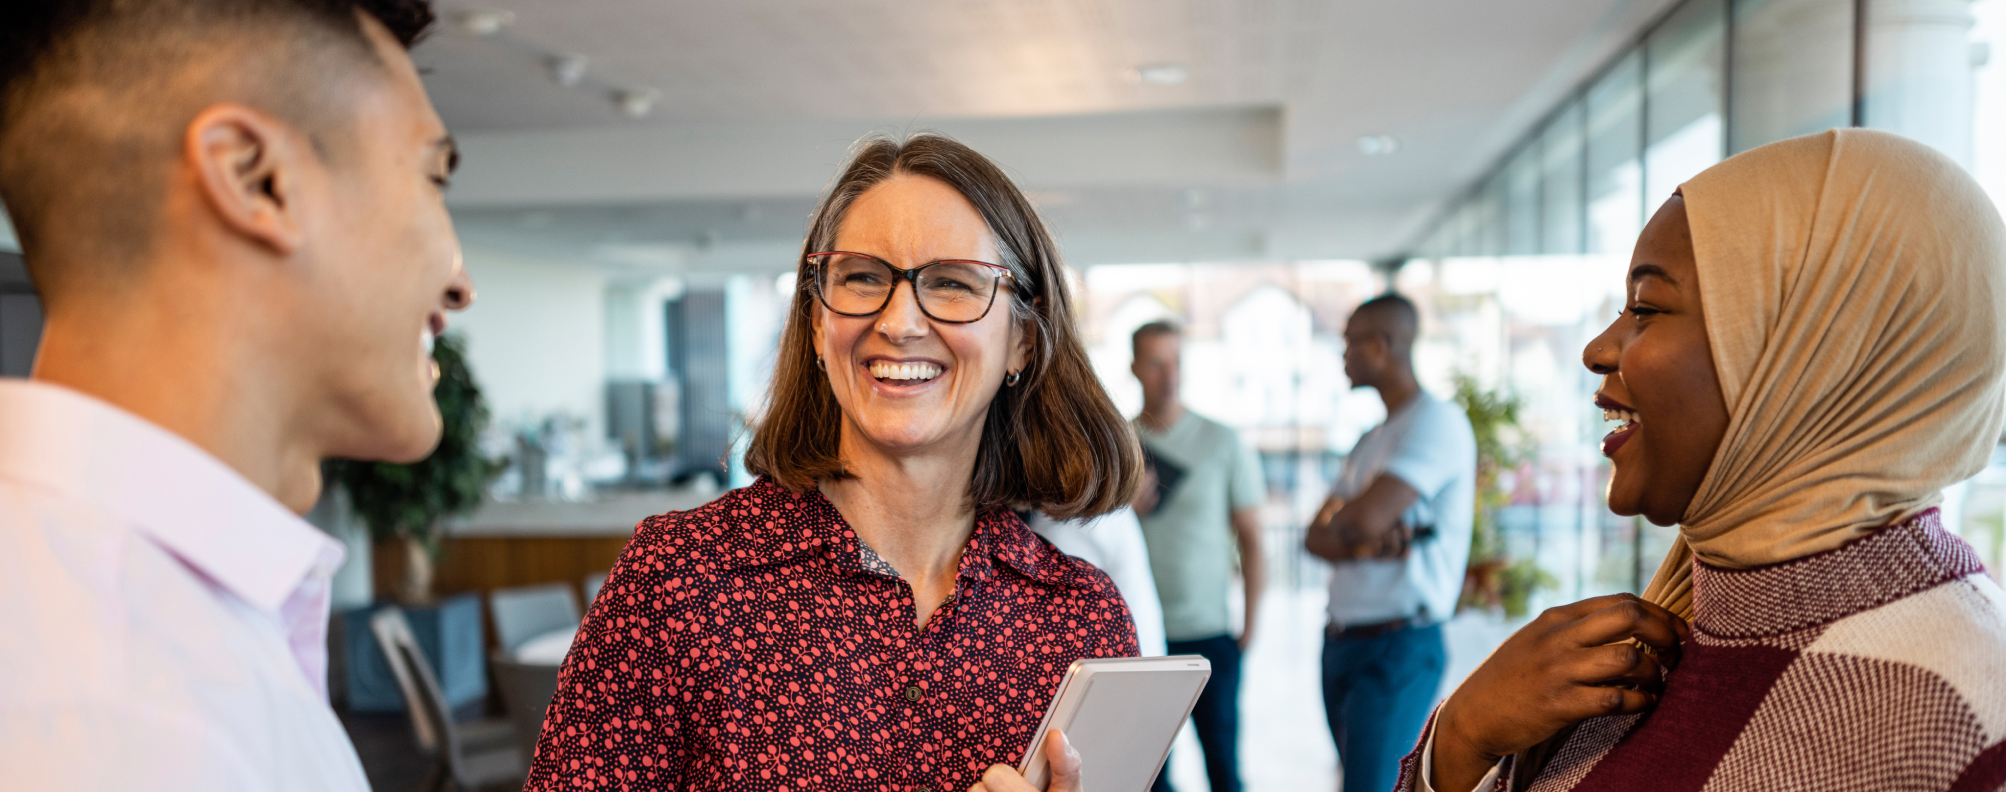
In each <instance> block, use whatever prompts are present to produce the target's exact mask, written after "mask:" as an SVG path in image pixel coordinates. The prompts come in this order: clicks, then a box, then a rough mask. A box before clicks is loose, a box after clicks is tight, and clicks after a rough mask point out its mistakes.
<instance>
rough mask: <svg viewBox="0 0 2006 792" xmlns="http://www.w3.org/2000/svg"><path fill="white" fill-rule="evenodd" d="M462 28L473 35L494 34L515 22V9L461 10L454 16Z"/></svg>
mask: <svg viewBox="0 0 2006 792" xmlns="http://www.w3.org/2000/svg"><path fill="white" fill-rule="evenodd" d="M454 21H455V22H457V23H459V26H460V30H461V31H462V32H464V33H466V34H468V35H471V36H492V35H494V34H496V33H500V32H501V31H502V28H505V27H508V26H509V25H513V24H515V12H514V11H500V10H487V11H461V12H460V13H459V14H458V15H456V16H455V17H454Z"/></svg>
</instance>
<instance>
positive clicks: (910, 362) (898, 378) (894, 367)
mask: <svg viewBox="0 0 2006 792" xmlns="http://www.w3.org/2000/svg"><path fill="white" fill-rule="evenodd" d="M862 366H863V369H864V373H865V374H866V375H868V376H869V377H870V378H871V381H872V383H873V384H872V387H873V389H874V390H876V391H878V392H879V393H882V394H884V395H886V396H914V395H918V394H920V393H924V392H926V391H927V390H930V389H931V388H932V386H933V385H935V384H937V383H941V382H945V381H946V378H945V377H944V376H943V375H944V374H946V373H947V370H948V366H947V364H945V363H942V362H940V361H938V360H932V359H929V358H893V357H885V356H882V355H873V356H871V357H867V358H865V359H864V361H863V363H862Z"/></svg>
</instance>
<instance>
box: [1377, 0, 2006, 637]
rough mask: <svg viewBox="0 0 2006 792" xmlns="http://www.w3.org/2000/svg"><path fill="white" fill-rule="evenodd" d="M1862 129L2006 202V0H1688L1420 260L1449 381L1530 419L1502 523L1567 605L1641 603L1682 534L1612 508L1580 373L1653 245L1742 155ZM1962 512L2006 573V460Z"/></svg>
mask: <svg viewBox="0 0 2006 792" xmlns="http://www.w3.org/2000/svg"><path fill="white" fill-rule="evenodd" d="M1862 11H1864V12H1865V16H1864V17H1862V16H1861V15H1860V14H1861V12H1862ZM1862 54H1863V55H1864V58H1862V57H1860V55H1862ZM1855 123H1860V124H1863V125H1865V126H1869V127H1874V128H1880V129H1886V130H1889V131H1893V132H1897V133H1900V134H1903V135H1907V136H1909V137H1911V138H1915V139H1917V140H1920V141H1922V142H1924V143H1927V144H1929V145H1931V146H1934V147H1936V148H1937V149H1938V150H1940V151H1943V152H1944V153H1945V154H1948V155H1949V156H1950V157H1951V158H1953V159H1955V160H1957V161H1959V162H1962V163H1966V164H1967V165H1969V166H1970V167H1972V168H1973V170H1974V172H1975V173H1976V175H1977V176H1978V178H1979V181H1980V183H1982V184H1984V185H1985V186H1986V189H1987V190H1988V191H1989V192H1991V194H1992V195H1993V198H1994V200H1995V201H2001V200H2006V0H1976V1H1975V2H1973V1H1972V0H1865V2H1859V1H1858V0H1685V2H1682V3H1679V4H1677V5H1675V6H1674V7H1672V8H1670V9H1668V10H1667V12H1666V13H1665V15H1664V16H1663V17H1662V18H1660V19H1659V20H1657V22H1656V23H1655V24H1653V25H1651V26H1650V27H1649V28H1648V29H1646V30H1644V31H1641V32H1640V33H1639V35H1638V38H1637V40H1636V43H1635V44H1634V45H1633V46H1631V47H1629V48H1628V49H1626V50H1625V51H1623V52H1621V53H1619V54H1618V56H1617V57H1615V58H1614V59H1613V60H1612V61H1611V62H1610V63H1609V64H1608V65H1607V66H1605V67H1604V68H1603V69H1602V70H1601V71H1600V72H1599V73H1597V74H1596V75H1594V76H1593V77H1592V78H1591V79H1589V80H1588V81H1586V82H1585V83H1584V84H1583V85H1582V86H1580V88H1579V89H1578V90H1577V91H1576V92H1575V93H1573V94H1572V95H1571V96H1569V97H1567V98H1566V99H1565V100H1564V101H1563V102H1561V103H1560V104H1559V105H1558V106H1557V107H1556V108H1555V109H1554V110H1553V112H1552V113H1551V114H1550V115H1548V116H1547V118H1545V119H1544V120H1542V121H1541V122H1540V123H1539V124H1538V125H1537V126H1535V127H1534V128H1532V129H1531V130H1529V131H1528V133H1527V135H1526V137H1525V139H1524V140H1523V142H1521V143H1520V144H1519V145H1517V146H1515V147H1513V148H1512V149H1511V150H1509V151H1507V152H1506V153H1505V154H1504V155H1503V156H1501V157H1499V159H1498V160H1497V162H1496V165H1495V166H1494V167H1493V168H1492V169H1491V170H1490V172H1488V173H1486V174H1484V176H1483V177H1482V178H1480V179H1478V180H1476V181H1475V183H1474V184H1473V186H1472V187H1471V188H1470V189H1469V190H1468V191H1467V192H1466V193H1464V194H1463V196H1462V197H1460V198H1458V199H1457V200H1456V201H1454V202H1452V203H1451V205H1450V206H1449V207H1447V208H1446V210H1445V211H1444V212H1443V213H1442V214H1441V216H1440V220H1439V221H1438V222H1437V223H1436V224H1435V225H1434V226H1433V227H1431V228H1430V229H1429V230H1428V231H1427V232H1426V233H1425V234H1423V235H1422V237H1421V241H1420V243H1419V244H1417V245H1415V246H1414V248H1413V251H1414V257H1413V259H1412V261H1410V263H1409V264H1408V265H1407V268H1406V270H1405V271H1403V272H1401V273H1400V275H1399V276H1398V278H1397V283H1398V284H1399V285H1400V287H1401V289H1402V290H1403V291H1408V292H1410V293H1412V294H1413V296H1416V297H1417V298H1420V299H1421V300H1422V301H1424V302H1426V303H1427V304H1428V305H1429V306H1430V311H1431V319H1432V320H1435V321H1438V322H1439V323H1440V324H1439V325H1438V326H1437V328H1436V329H1435V330H1433V331H1431V333H1432V334H1433V335H1432V336H1431V339H1430V340H1429V341H1428V342H1427V344H1424V350H1426V349H1432V350H1434V351H1433V353H1432V354H1433V355H1434V356H1435V359H1436V361H1437V363H1438V365H1437V369H1438V370H1439V371H1450V370H1453V371H1456V372H1462V373H1469V374H1473V375H1476V376H1478V377H1480V378H1481V379H1482V381H1483V384H1484V385H1486V386H1490V387H1497V388H1502V389H1505V390H1509V391H1511V392H1513V393H1516V394H1517V395H1518V396H1519V397H1520V398H1521V399H1522V400H1523V401H1524V403H1525V405H1526V407H1525V425H1526V427H1527V431H1528V438H1529V441H1530V444H1531V445H1532V447H1533V448H1534V453H1533V459H1532V461H1530V462H1529V463H1528V464H1527V465H1526V466H1525V468H1524V469H1523V470H1521V471H1518V472H1517V474H1516V477H1515V478H1514V480H1513V484H1514V485H1515V490H1514V495H1513V498H1512V505H1511V506H1510V507H1509V509H1508V510H1507V511H1508V512H1509V513H1508V514H1507V515H1506V516H1505V519H1504V520H1503V524H1504V528H1505V529H1506V534H1507V536H1506V539H1507V542H1508V545H1509V547H1510V549H1511V551H1512V553H1513V555H1516V556H1523V555H1524V554H1526V553H1532V554H1534V555H1535V556H1536V557H1537V558H1538V559H1539V561H1540V564H1541V565H1542V566H1544V567H1545V568H1546V569H1547V570H1548V571H1549V572H1551V573H1553V574H1554V575H1555V576H1556V577H1557V578H1558V579H1559V580H1560V581H1561V583H1562V585H1561V587H1560V590H1559V591H1558V592H1557V595H1558V596H1559V597H1562V598H1568V597H1573V596H1579V595H1585V594H1591V593H1597V592H1603V591H1615V590H1624V589H1628V590H1637V589H1639V588H1640V587H1641V586H1642V585H1643V583H1644V582H1646V581H1648V580H1649V578H1650V576H1651V574H1652V573H1653V572H1654V571H1655V569H1656V567H1657V563H1658V560H1659V559H1660V558H1661V557H1662V556H1663V555H1664V552H1665V550H1666V549H1667V547H1668V546H1669V545H1670V542H1671V539H1672V537H1673V536H1674V535H1675V533H1674V530H1673V529H1671V528H1661V527H1658V526H1652V525H1648V524H1645V523H1643V522H1641V521H1635V520H1625V519H1619V518H1616V517H1613V516H1611V515H1609V513H1608V511H1607V510H1606V509H1605V508H1603V507H1602V504H1601V499H1600V490H1601V488H1602V486H1603V483H1604V482H1606V481H1607V477H1608V468H1607V464H1606V461H1605V460H1603V459H1602V458H1601V456H1600V455H1599V454H1597V453H1595V441H1596V439H1597V438H1598V437H1599V436H1600V435H1601V434H1602V432H1603V431H1604V430H1603V428H1602V426H1601V423H1600V421H1598V420H1595V418H1596V417H1597V416H1595V415H1594V413H1593V410H1592V409H1591V408H1589V407H1588V406H1587V404H1588V399H1589V397H1590V394H1591V393H1592V392H1593V391H1594V389H1595V387H1596V384H1597V382H1596V379H1595V378H1594V377H1592V376H1589V375H1587V374H1586V372H1585V370H1584V369H1583V368H1582V367H1581V365H1580V363H1579V356H1580V350H1581V346H1582V345H1583V344H1584V343H1585V342H1586V341H1587V340H1588V339H1589V338H1592V337H1593V336H1594V334H1595V333H1597V332H1599V331H1600V330H1601V328H1602V327H1603V326H1604V325H1606V323H1607V322H1608V321H1609V319H1610V318H1611V317H1613V316H1614V314H1615V311H1616V310H1617V309H1618V308H1619V307H1620V305H1621V300H1622V279H1623V273H1624V270H1625V268H1626V267H1627V264H1628V262H1629V257H1630V251H1631V248H1632V247H1633V245H1634V244H1635V242H1636V238H1637V234H1638V232H1639V231H1640V230H1641V229H1642V227H1643V224H1644V223H1645V222H1646V221H1647V220H1648V219H1649V217H1650V215H1651V213H1653V212H1655V211H1656V210H1657V208H1658V207H1659V206H1660V205H1661V204H1663V203H1664V201H1665V200H1666V199H1667V198H1669V197H1670V196H1671V194H1672V191H1673V190H1674V189H1676V188H1677V187H1678V186H1679V184H1681V183H1682V182H1684V181H1685V180H1687V179H1689V178H1691V177H1692V176H1693V175H1695V174H1697V173H1698V172H1700V171H1701V170H1704V169H1706V168H1707V167H1709V166H1711V165H1713V164H1715V163H1717V162H1719V161H1720V160H1721V159H1722V158H1723V157H1726V156H1728V155H1730V154H1732V153H1735V152H1740V151H1746V150H1748V149H1750V148H1754V147H1756V146H1760V145H1763V144H1766V143H1771V142H1774V141H1777V140H1782V139H1784V138H1788V137H1793V136H1797V135H1803V134H1810V133H1814V132H1818V131H1821V130H1825V129H1829V128H1832V127H1839V126H1848V125H1852V124H1855ZM1441 361H1448V362H1447V363H1446V364H1442V363H1441ZM1437 376H1441V375H1440V374H1438V375H1437ZM1995 479H1996V481H1995ZM1946 516H1947V517H1948V518H1949V519H1950V521H1951V522H1952V523H1953V525H1954V527H1956V528H1958V529H1959V530H1961V531H1962V532H1963V533H1964V534H1965V536H1966V537H1967V538H1969V539H1970V540H1971V541H1972V543H1973V545H1974V546H1976V547H1977V548H1978V549H1979V551H1980V552H1981V553H1982V554H1984V555H1985V557H1986V558H1987V559H1988V561H1989V562H1990V563H1991V564H1992V565H1993V566H1994V567H1995V568H1997V567H1998V566H2000V565H2001V564H2002V562H2006V466H2002V467H1999V468H1997V469H1995V470H1994V471H1991V472H1988V473H1987V474H1985V475H1981V476H1980V477H1979V478H1978V479H1975V480H1974V481H1973V482H1971V483H1970V484H1969V485H1968V486H1961V487H1960V488H1956V489H1953V490H1952V491H1951V492H1949V493H1947V497H1946Z"/></svg>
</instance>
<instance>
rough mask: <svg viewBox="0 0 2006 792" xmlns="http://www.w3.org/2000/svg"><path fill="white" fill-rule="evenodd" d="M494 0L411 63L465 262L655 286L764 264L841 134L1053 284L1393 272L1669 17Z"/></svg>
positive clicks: (775, 255) (1558, 8) (773, 263)
mask: <svg viewBox="0 0 2006 792" xmlns="http://www.w3.org/2000/svg"><path fill="white" fill-rule="evenodd" d="M496 1H497V3H498V5H492V6H490V5H479V6H476V5H469V4H464V3H463V4H460V5H451V4H448V5H446V7H445V9H444V10H445V12H446V13H445V15H446V17H447V20H448V23H449V24H448V25H447V26H446V27H445V28H444V29H443V30H442V32H441V33H440V34H439V35H437V36H435V37H434V38H433V39H432V40H431V41H429V42H427V43H426V44H424V45H422V46H421V47H420V48H419V50H418V51H417V53H416V58H417V60H418V62H419V64H420V66H421V67H424V68H426V69H427V70H428V72H427V78H426V80H427V84H428V86H429V87H430V89H431V91H432V93H433V98H434V100H435V101H436V102H437V104H438V106H439V108H440V110H441V112H442V113H443V114H444V116H445V118H446V120H447V123H448V124H449V125H450V126H451V127H452V128H453V129H454V130H455V133H456V134H457V135H458V136H459V137H460V138H461V140H462V143H463V148H464V151H465V154H466V158H465V163H464V165H463V169H462V175H461V177H460V178H459V179H458V180H457V182H456V184H455V187H454V193H453V196H452V199H451V200H452V202H453V205H454V207H455V213H456V216H457V217H458V219H459V221H460V224H461V227H462V230H463V233H464V234H465V236H466V238H467V240H468V243H469V245H470V246H475V247H479V246H483V245H486V246H494V247H509V248H524V249H534V250H536V251H539V252H540V253H542V254H546V255H551V256H559V257H566V258H575V259H577V260H579V261H581V262H588V263H597V264H600V265H604V266H616V267H640V268H653V269H678V268H683V269H717V268H732V269H737V268H752V269H784V268H788V267H790V266H791V265H792V260H791V256H792V255H793V252H794V251H795V250H797V249H798V245H799V244H800V234H801V231H802V227H803V225H804V224H805V217H806V214H807V212H808V211H809V210H810V209H811V208H812V206H813V202H814V198H815V196H816V194H817V193H818V192H819V191H820V190H821V189H822V188H823V186H824V185H825V184H826V183H827V182H828V180H829V179H830V177H831V176H832V175H834V173H835V171H836V169H837V168H838V167H839V166H840V165H841V163H842V161H843V155H844V152H845V151H846V150H847V148H848V146H849V145H850V144H851V142H853V141H854V140H855V139H856V138H858V137H860V136H862V135H865V134H867V133H872V132H881V133H891V134H899V133H903V132H909V131H913V130H917V129H933V130H938V131H942V132H946V133H948V134H952V135H954V136H956V137H958V138H960V139H962V140H964V141H966V142H968V143H970V144H971V145H973V146H975V147H976V148H977V149H978V150H982V151H984V152H985V153H987V154H989V155H990V156H992V157H994V158H995V159H997V160H998V161H999V162H1001V163H1002V164H1003V165H1005V166H1006V167H1007V168H1010V169H1011V170H1012V172H1013V174H1014V175H1015V176H1016V178H1017V179H1018V180H1019V182H1020V184H1022V185H1023V186H1024V187H1025V188H1026V189H1027V190H1029V191H1031V192H1032V193H1033V195H1034V196H1035V197H1036V198H1037V199H1038V201H1039V203H1040V205H1041V207H1042V209H1043V211H1044V212H1045V213H1046V219H1047V220H1048V222H1049V223H1050V224H1051V225H1052V226H1053V228H1054V230H1055V231H1056V232H1057V233H1058V235H1059V237H1060V239H1061V241H1062V243H1063V244H1064V245H1065V246H1066V255H1067V257H1068V259H1069V260H1070V261H1072V262H1073V263H1075V264H1091V263H1102V262H1119V261H1126V262H1134V261H1166V260H1173V261H1174V260H1197V259H1206V260H1223V261H1231V260H1251V259H1263V258H1360V257H1376V256H1382V255H1387V254H1391V253H1397V252H1398V251H1399V250H1400V248H1401V247H1402V246H1403V245H1405V244H1406V243H1408V242H1409V241H1411V237H1412V236H1413V235H1414V234H1415V233H1416V232H1417V231H1418V230H1419V229H1420V227H1421V225H1422V224H1424V223H1425V222H1426V220H1427V218H1428V217H1429V216H1430V214H1431V213H1432V212H1433V211H1434V210H1435V208H1436V207H1438V206H1439V205H1440V204H1441V203H1442V202H1443V201H1444V200H1446V199H1447V198H1448V197H1450V196H1451V195H1452V194H1453V193H1454V192H1455V191H1457V190H1459V189H1460V188H1462V187H1463V186H1464V185H1466V184H1467V183H1469V182H1470V181H1471V180H1472V179H1474V178H1475V177H1477V176H1478V175H1479V174H1480V172H1481V171H1482V170H1483V168H1484V167H1485V166H1487V165H1488V164H1489V162H1490V161H1491V160H1492V159H1493V158H1495V157H1496V156H1497V154H1498V152H1500V151H1502V150H1503V149H1504V148H1505V147H1506V146H1507V145H1508V144H1510V143H1511V142H1512V141H1513V140H1514V139H1516V138H1518V137H1519V136H1521V135H1523V134H1524V133H1525V132H1526V130H1527V129H1528V128H1529V127H1530V126H1531V125H1532V124H1533V123H1535V122H1536V121H1537V120H1538V116H1539V115H1540V114H1541V113H1543V112H1544V111H1545V110H1546V109H1547V108H1548V107H1550V106H1551V105H1553V104H1554V103H1555V102H1556V101H1557V100H1558V99H1559V98H1560V97H1561V96H1562V95H1563V94H1564V93H1565V91H1567V90H1568V89H1569V88H1571V87H1573V86H1574V85H1575V84H1577V83H1579V82H1580V81H1581V80H1583V79H1585V78H1587V77H1588V76H1589V75H1590V72H1591V71H1592V70H1593V69H1594V68H1596V67H1597V66H1598V65H1599V64H1600V63H1601V62H1602V61H1603V60H1604V59H1606V58H1607V57H1608V56H1609V54H1610V53H1612V52H1614V51H1615V50H1616V49H1617V48H1618V47H1620V46H1621V45H1622V44H1624V43H1626V42H1627V41H1628V40H1629V38H1630V37H1632V36H1634V34H1635V32H1636V31H1637V30H1640V29H1641V28H1642V27H1643V26H1644V25H1645V24H1646V23H1647V22H1648V21H1649V20H1650V19H1651V18H1652V17H1653V16H1655V15H1656V14H1658V13H1660V12H1661V10H1662V9H1663V8H1664V7H1666V6H1667V5H1669V2H1670V0H1512V1H1511V2H1499V1H1498V0H724V1H720V0H496ZM475 10H506V11H509V12H512V13H513V15H514V21H513V23H512V24H511V25H509V26H508V27H507V28H505V29H504V31H503V32H502V33H501V34H499V35H495V36H486V37H482V36H475V35H472V34H469V33H466V32H464V31H460V30H457V29H456V28H455V27H454V26H453V25H451V24H450V23H451V21H452V20H453V19H454V18H455V14H456V13H458V12H465V11H475ZM558 53H574V54H580V55H584V56H585V57H586V58H587V59H588V62H589V64H590V66H589V69H588V76H587V78H586V79H585V80H584V81H583V82H582V83H581V84H579V85H576V86H571V87H564V86H560V85H558V84H556V82H555V81H554V80H552V79H551V78H550V77H549V76H548V73H547V71H546V68H545V65H544V60H545V58H546V57H547V56H548V55H552V54H558ZM1151 64H1177V65H1181V66H1183V67H1185V68H1186V69H1187V70H1188V72H1189V75H1190V77H1189V79H1188V80H1187V81H1186V82H1184V83H1183V84H1181V85H1175V86H1163V85H1151V84H1142V83H1138V82H1136V81H1134V80H1132V79H1130V78H1129V76H1128V75H1126V74H1125V72H1128V71H1129V70H1130V69H1133V68H1135V67H1139V66H1146V65H1151ZM622 90H652V91H656V92H659V95H660V99H659V101H658V102H657V104H656V105H655V107H654V112H653V113H652V114H651V115H649V116H647V117H646V118H640V119H636V118H631V117H628V116H626V115H623V114H622V113H620V112H619V111H618V109H617V108H616V107H615V104H614V103H613V101H611V99H610V96H611V95H612V94H614V93H616V92H618V91H622ZM1364 135H1391V136H1393V137H1395V138H1397V139H1398V140H1399V141H1400V143H1401V149H1400V151H1399V152H1398V153H1396V154H1393V155H1391V156H1383V157H1367V156H1365V155H1364V154H1362V153H1360V151H1359V149H1358V146H1357V140H1358V138H1359V137H1360V136H1364Z"/></svg>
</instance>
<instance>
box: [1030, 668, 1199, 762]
mask: <svg viewBox="0 0 2006 792" xmlns="http://www.w3.org/2000/svg"><path fill="white" fill-rule="evenodd" d="M1211 676H1212V664H1211V663H1210V662H1208V661H1207V660H1206V659H1205V658H1203V657H1200V656H1198V655H1177V656H1175V657H1119V658H1108V659H1100V660H1080V661H1078V662H1075V663H1073V665H1072V667H1071V668H1068V669H1066V676H1065V678H1064V679H1061V680H1059V692H1058V694H1057V695H1054V696H1053V697H1052V706H1051V707H1050V708H1049V709H1047V710H1045V719H1044V720H1043V721H1041V722H1040V723H1039V724H1038V731H1037V732H1035V733H1034V734H1033V736H1032V737H1031V750H1030V751H1028V752H1026V753H1025V754H1024V761H1023V762H1020V763H1018V765H1017V771H1018V772H1019V773H1022V774H1023V776H1024V779H1025V780H1026V781H1029V782H1031V785H1032V786H1035V787H1038V788H1040V789H1043V788H1044V787H1045V785H1046V784H1048V783H1050V782H1051V776H1052V772H1051V767H1049V766H1048V765H1047V764H1046V762H1045V752H1044V750H1043V748H1044V747H1045V735H1046V733H1048V732H1050V731H1051V730H1053V729H1058V730H1060V731H1063V732H1065V733H1066V739H1067V740H1069V741H1071V742H1072V744H1073V749H1074V750H1076V751H1079V752H1080V788H1081V789H1091V790H1093V791H1094V792H1144V790H1147V789H1149V785H1150V784H1151V783H1153V782H1155V781H1156V772H1157V771H1158V770H1160V769H1162V768H1163V760H1164V758H1166V757H1168V756H1169V755H1170V742H1171V741H1172V740H1174V739H1176V738H1177V730H1178V729H1180V728H1183V726H1184V719H1185V718H1188V717H1190V716H1191V707H1192V706H1193V705H1195V704H1197V703H1198V694H1199V693H1200V692H1202V691H1204V690H1205V680H1207V679H1209V678H1211Z"/></svg>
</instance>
